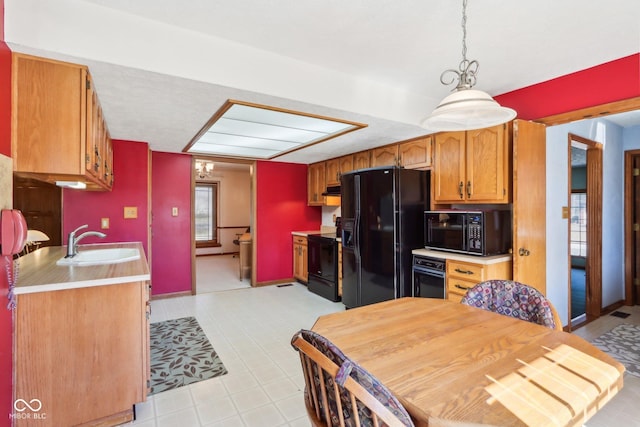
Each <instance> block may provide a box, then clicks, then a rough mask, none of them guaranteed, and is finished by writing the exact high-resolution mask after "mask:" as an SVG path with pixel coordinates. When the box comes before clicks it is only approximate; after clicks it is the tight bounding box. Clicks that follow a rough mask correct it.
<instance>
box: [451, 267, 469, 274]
mask: <svg viewBox="0 0 640 427" xmlns="http://www.w3.org/2000/svg"><path fill="white" fill-rule="evenodd" d="M454 271H455V272H456V273H460V274H473V271H471V270H460V269H459V268H456V269H455V270H454Z"/></svg>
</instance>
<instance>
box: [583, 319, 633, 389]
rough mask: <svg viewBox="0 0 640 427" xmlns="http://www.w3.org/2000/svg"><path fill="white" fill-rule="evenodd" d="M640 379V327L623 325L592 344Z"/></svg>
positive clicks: (601, 336)
mask: <svg viewBox="0 0 640 427" xmlns="http://www.w3.org/2000/svg"><path fill="white" fill-rule="evenodd" d="M591 343H592V344H593V345H595V346H596V347H598V348H599V349H600V350H602V351H604V352H605V353H608V354H609V355H610V356H612V357H613V358H614V359H616V360H617V361H618V362H620V363H622V364H623V365H624V366H625V368H627V372H628V373H630V374H632V375H635V376H637V377H640V326H638V325H630V324H627V323H623V324H622V325H618V326H616V327H615V328H613V329H612V330H610V331H609V332H607V333H605V334H603V335H600V336H599V337H598V338H596V339H594V340H593V341H592V342H591Z"/></svg>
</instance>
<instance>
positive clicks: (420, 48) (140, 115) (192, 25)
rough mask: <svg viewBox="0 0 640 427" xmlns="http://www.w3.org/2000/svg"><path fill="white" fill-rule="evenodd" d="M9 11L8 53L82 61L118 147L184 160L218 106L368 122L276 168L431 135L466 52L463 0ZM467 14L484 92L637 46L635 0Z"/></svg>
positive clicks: (126, 2) (150, 0) (89, 1)
mask: <svg viewBox="0 0 640 427" xmlns="http://www.w3.org/2000/svg"><path fill="white" fill-rule="evenodd" d="M4 4H5V40H6V41H7V42H8V43H9V44H10V46H11V48H12V49H13V50H15V51H22V52H27V53H33V54H38V55H41V56H47V57H52V58H58V59H63V60H68V61H71V62H76V63H82V64H86V65H88V66H89V67H90V71H91V74H92V76H93V79H94V82H95V85H96V87H97V91H98V95H99V97H100V101H101V104H102V107H103V109H104V113H105V117H106V120H107V123H108V126H109V130H110V133H111V135H112V137H113V138H116V139H126V140H133V141H145V142H148V143H149V146H150V148H151V149H152V150H156V151H167V152H181V151H182V149H183V148H184V147H185V146H186V145H187V143H188V142H189V141H190V140H191V138H193V136H194V135H195V134H196V133H197V132H198V131H199V130H200V129H201V128H202V126H203V125H204V124H205V123H206V122H207V121H208V120H209V118H210V117H211V116H212V115H213V114H214V113H215V112H216V111H217V110H218V109H219V108H220V107H221V106H222V105H223V104H224V102H225V101H226V100H228V99H236V100H241V101H246V102H253V103H258V104H266V105H271V106H274V107H280V108H285V109H292V110H299V111H303V112H305V113H311V114H319V115H323V116H330V117H337V118H341V119H344V120H349V121H355V122H362V123H367V124H368V125H369V126H368V127H367V128H365V129H363V130H359V131H356V132H352V133H350V134H347V135H344V136H341V137H339V138H336V139H334V140H331V141H328V142H324V143H321V144H317V145H314V146H312V147H309V148H306V149H303V150H299V151H296V152H293V153H290V154H287V155H285V156H282V157H280V158H277V159H276V160H279V161H290V162H300V163H310V162H314V161H319V160H324V159H327V158H331V157H335V156H339V155H342V154H346V153H350V152H354V151H358V150H362V149H368V148H371V147H375V146H380V145H384V144H388V143H391V142H394V141H398V140H403V139H408V138H412V137H415V136H419V135H423V134H426V133H430V131H429V130H428V129H423V128H421V127H419V126H418V123H419V122H420V121H421V120H422V119H424V117H426V116H427V115H428V114H429V113H430V112H431V110H432V109H433V108H434V107H435V106H436V105H437V103H438V102H439V100H440V99H441V98H443V97H444V96H446V95H447V94H448V93H449V91H450V90H451V88H450V87H445V86H442V85H441V84H440V81H439V78H440V74H441V73H442V71H444V70H445V69H447V68H455V67H457V65H458V63H459V62H460V60H461V56H462V54H461V44H462V29H461V15H462V1H461V0H460V1H453V0H431V1H427V0H422V1H418V0H404V1H397V0H349V1H344V0H323V1H317V0H269V1H267V0H262V1H260V0H217V1H211V0H190V1H185V2H177V1H175V0H173V1H168V0H136V1H131V0H4ZM467 14H468V21H467V32H468V33H467V46H468V52H467V57H468V59H477V60H478V61H479V62H480V65H481V66H480V73H479V76H478V85H477V88H478V89H482V90H485V91H487V92H488V93H490V94H492V95H497V94H501V93H505V92H508V91H511V90H515V89H518V88H521V87H525V86H528V85H531V84H535V83H539V82H542V81H545V80H548V79H552V78H554V77H558V76H561V75H565V74H568V73H571V72H574V71H578V70H582V69H585V68H588V67H591V66H594V65H598V64H601V63H604V62H607V61H611V60H614V59H618V58H621V57H624V56H627V55H631V54H634V53H637V52H639V51H640V2H639V1H638V0H609V1H607V2H606V3H605V2H601V1H593V0H592V1H584V0H562V1H557V0H538V1H535V2H533V1H529V2H523V1H517V2H516V1H509V0H470V1H469V5H468V10H467ZM611 78H612V79H615V78H616V76H612V77H611ZM638 123H640V121H639V120H638V119H637V118H634V119H632V120H631V121H625V122H624V124H623V125H624V126H629V125H635V124H638Z"/></svg>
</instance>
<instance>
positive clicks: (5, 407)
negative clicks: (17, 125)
mask: <svg viewBox="0 0 640 427" xmlns="http://www.w3.org/2000/svg"><path fill="white" fill-rule="evenodd" d="M0 11H2V12H0V13H1V14H2V15H0V155H4V156H7V157H11V51H10V50H9V47H8V46H7V45H6V43H5V42H4V31H3V30H4V1H3V0H0ZM0 191H2V192H5V191H11V189H6V188H0ZM5 194H6V193H5ZM9 262H10V261H9ZM6 263H7V260H6V258H5V257H0V426H9V425H10V422H9V414H10V413H11V412H12V403H13V402H12V399H13V397H12V389H11V386H12V371H13V364H12V359H13V358H12V352H11V349H12V340H11V330H12V324H11V311H9V310H7V309H6V308H5V307H6V304H7V293H8V290H9V284H8V282H7V276H6V274H5V273H4V272H5V268H6Z"/></svg>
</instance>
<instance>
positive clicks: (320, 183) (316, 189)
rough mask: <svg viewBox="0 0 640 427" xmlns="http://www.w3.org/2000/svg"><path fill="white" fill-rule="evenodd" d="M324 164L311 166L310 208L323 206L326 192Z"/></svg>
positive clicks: (308, 180)
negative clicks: (323, 193) (324, 192)
mask: <svg viewBox="0 0 640 427" xmlns="http://www.w3.org/2000/svg"><path fill="white" fill-rule="evenodd" d="M324 166H325V165H324V162H320V163H314V164H312V165H309V170H308V176H307V204H308V205H309V206H322V204H323V202H324V197H323V196H322V192H323V191H325V188H326V186H325V175H324V173H325V169H324Z"/></svg>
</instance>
